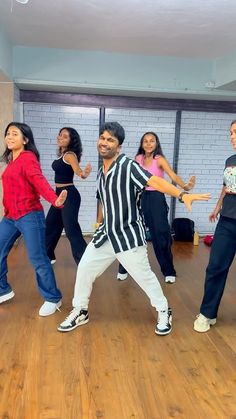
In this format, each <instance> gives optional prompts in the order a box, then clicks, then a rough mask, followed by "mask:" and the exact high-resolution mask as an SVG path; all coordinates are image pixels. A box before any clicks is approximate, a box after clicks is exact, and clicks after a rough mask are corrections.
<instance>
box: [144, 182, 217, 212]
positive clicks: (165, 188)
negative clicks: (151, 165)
mask: <svg viewBox="0 0 236 419" xmlns="http://www.w3.org/2000/svg"><path fill="white" fill-rule="evenodd" d="M147 184H148V185H149V186H151V187H152V188H154V189H156V190H157V191H159V192H163V193H166V194H168V195H170V196H173V197H174V198H179V196H180V194H181V191H180V190H179V189H178V188H176V186H174V185H172V184H171V183H169V182H167V181H166V180H165V179H162V178H160V177H158V176H152V177H151V178H150V179H149V180H148V182H147ZM209 198H210V194H187V193H186V194H184V195H183V197H182V202H183V203H184V204H185V206H186V208H187V209H188V210H189V211H191V210H192V202H193V201H208V199H209Z"/></svg>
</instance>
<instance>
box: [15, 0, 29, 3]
mask: <svg viewBox="0 0 236 419" xmlns="http://www.w3.org/2000/svg"><path fill="white" fill-rule="evenodd" d="M16 1H17V3H21V4H27V3H28V1H29V0H16Z"/></svg>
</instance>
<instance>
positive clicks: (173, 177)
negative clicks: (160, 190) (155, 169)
mask: <svg viewBox="0 0 236 419" xmlns="http://www.w3.org/2000/svg"><path fill="white" fill-rule="evenodd" d="M157 164H158V166H159V167H160V168H162V169H163V170H164V172H165V173H166V174H167V175H168V176H169V177H170V179H171V180H172V181H173V182H174V183H176V184H177V185H179V186H180V187H181V188H183V189H184V190H185V191H190V189H192V188H193V187H194V186H195V183H196V177H195V176H191V177H190V178H189V180H188V182H187V183H185V182H184V181H183V179H182V178H181V177H180V176H178V175H177V174H176V173H175V172H174V170H173V169H172V167H171V166H170V165H169V163H168V161H167V160H166V159H165V157H162V156H161V157H159V159H158V160H157Z"/></svg>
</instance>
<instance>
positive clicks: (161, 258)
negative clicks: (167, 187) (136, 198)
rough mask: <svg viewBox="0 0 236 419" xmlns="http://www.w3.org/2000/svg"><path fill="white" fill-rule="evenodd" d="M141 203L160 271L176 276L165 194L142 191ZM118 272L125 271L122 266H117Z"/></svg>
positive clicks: (166, 274)
mask: <svg viewBox="0 0 236 419" xmlns="http://www.w3.org/2000/svg"><path fill="white" fill-rule="evenodd" d="M141 205H142V211H143V214H144V219H145V224H146V227H148V228H149V232H150V236H151V239H152V244H153V249H154V252H155V255H156V258H157V260H158V262H159V265H160V268H161V271H162V273H163V275H164V276H176V271H175V268H174V265H173V256H172V252H171V244H172V237H171V232H170V226H169V223H168V210H169V208H168V205H167V203H166V199H165V195H164V194H163V193H161V192H158V191H144V192H143V194H142V198H141ZM119 272H120V273H125V270H124V268H123V267H121V266H119Z"/></svg>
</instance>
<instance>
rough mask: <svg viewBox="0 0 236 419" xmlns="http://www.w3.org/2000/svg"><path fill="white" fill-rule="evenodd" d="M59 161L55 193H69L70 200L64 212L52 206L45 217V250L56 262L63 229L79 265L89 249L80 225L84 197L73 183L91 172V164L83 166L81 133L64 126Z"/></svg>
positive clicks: (55, 166)
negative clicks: (79, 217)
mask: <svg viewBox="0 0 236 419" xmlns="http://www.w3.org/2000/svg"><path fill="white" fill-rule="evenodd" d="M57 143H58V146H59V149H58V156H59V157H58V159H56V160H54V161H53V163H52V169H53V170H54V172H55V185H56V194H57V195H59V194H60V192H61V191H62V189H66V190H67V200H66V203H65V205H64V207H63V208H62V209H61V210H58V209H57V208H54V207H53V206H51V207H50V209H49V211H48V214H47V217H46V247H47V254H48V257H49V259H50V260H51V263H52V264H53V263H55V262H56V257H55V248H56V246H57V243H58V241H59V239H60V236H61V233H62V231H63V228H64V229H65V233H66V236H67V238H68V239H69V241H70V245H71V250H72V255H73V258H74V260H75V262H76V264H77V265H78V263H79V261H80V259H81V257H82V255H83V253H84V251H85V248H86V246H87V244H86V242H85V240H84V238H83V235H82V231H81V228H80V225H79V223H78V215H79V208H80V203H81V197H80V193H79V191H78V190H77V189H76V187H75V186H74V184H73V178H74V174H76V175H77V176H79V177H81V179H86V178H87V176H88V175H89V174H90V172H91V165H90V164H87V165H86V167H85V169H84V170H82V169H81V167H80V164H79V163H80V159H81V155H82V143H81V139H80V136H79V134H78V132H77V131H76V130H75V129H74V128H70V127H64V128H62V129H61V130H60V131H59V134H58V137H57Z"/></svg>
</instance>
